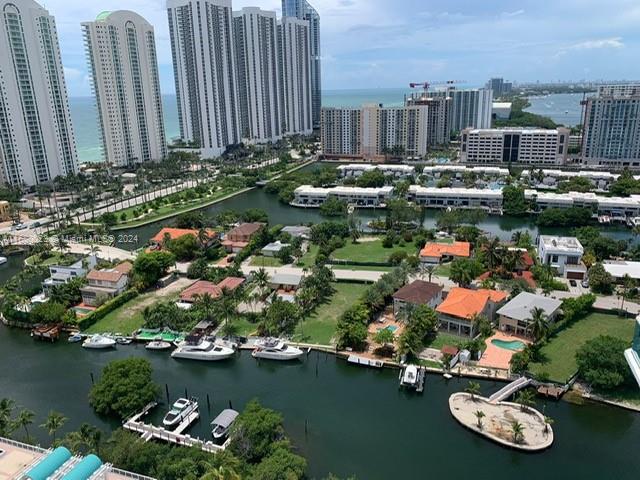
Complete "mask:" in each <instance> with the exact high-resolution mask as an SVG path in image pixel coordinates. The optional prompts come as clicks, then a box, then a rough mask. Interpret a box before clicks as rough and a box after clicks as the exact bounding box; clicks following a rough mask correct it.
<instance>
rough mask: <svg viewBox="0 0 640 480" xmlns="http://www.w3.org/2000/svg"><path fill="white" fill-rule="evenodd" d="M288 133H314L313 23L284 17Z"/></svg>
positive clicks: (283, 66) (284, 92)
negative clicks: (311, 35)
mask: <svg viewBox="0 0 640 480" xmlns="http://www.w3.org/2000/svg"><path fill="white" fill-rule="evenodd" d="M278 31H279V46H280V59H281V62H282V63H281V66H280V67H281V68H280V76H281V82H280V83H281V104H282V118H283V123H282V124H283V129H284V133H285V134H288V135H291V134H305V135H308V134H311V133H312V132H313V119H312V101H311V100H312V95H311V57H310V52H311V50H310V38H309V37H310V32H309V22H308V21H307V20H299V19H297V18H291V17H283V18H282V19H281V20H280V23H279V24H278Z"/></svg>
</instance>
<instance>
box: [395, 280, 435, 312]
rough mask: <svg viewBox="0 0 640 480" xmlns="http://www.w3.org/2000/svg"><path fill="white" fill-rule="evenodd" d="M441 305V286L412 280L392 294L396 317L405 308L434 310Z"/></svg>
mask: <svg viewBox="0 0 640 480" xmlns="http://www.w3.org/2000/svg"><path fill="white" fill-rule="evenodd" d="M440 303H442V286H440V285H438V284H436V283H431V282H425V281H424V280H414V281H413V282H411V283H409V284H407V285H405V286H404V287H402V288H401V289H399V290H398V291H397V292H396V293H394V294H393V314H394V315H395V316H396V317H398V315H401V314H402V313H403V310H405V308H406V307H407V306H415V307H417V306H419V305H428V306H430V307H431V308H436V307H437V306H438V305H440Z"/></svg>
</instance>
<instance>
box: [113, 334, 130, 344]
mask: <svg viewBox="0 0 640 480" xmlns="http://www.w3.org/2000/svg"><path fill="white" fill-rule="evenodd" d="M115 341H116V343H117V344H118V345H129V344H130V343H131V342H132V341H133V340H131V339H130V338H127V337H124V336H117V337H115Z"/></svg>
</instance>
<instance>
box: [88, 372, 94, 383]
mask: <svg viewBox="0 0 640 480" xmlns="http://www.w3.org/2000/svg"><path fill="white" fill-rule="evenodd" d="M89 375H91V385H93V384H94V383H95V382H94V381H93V372H90V373H89Z"/></svg>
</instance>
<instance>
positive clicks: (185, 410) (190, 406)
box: [162, 398, 198, 427]
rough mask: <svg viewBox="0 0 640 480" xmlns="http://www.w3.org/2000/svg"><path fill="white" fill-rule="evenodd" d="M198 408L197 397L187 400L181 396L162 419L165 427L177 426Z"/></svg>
mask: <svg viewBox="0 0 640 480" xmlns="http://www.w3.org/2000/svg"><path fill="white" fill-rule="evenodd" d="M196 410H198V402H197V401H196V399H195V398H192V399H190V400H187V399H186V398H179V399H178V400H176V401H175V402H174V403H173V405H172V406H171V410H169V412H168V413H167V414H166V415H165V416H164V418H163V419H162V425H164V426H165V427H177V426H178V425H179V424H180V423H182V422H183V421H184V420H185V419H186V418H187V417H189V415H191V414H192V413H193V412H195V411H196Z"/></svg>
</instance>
